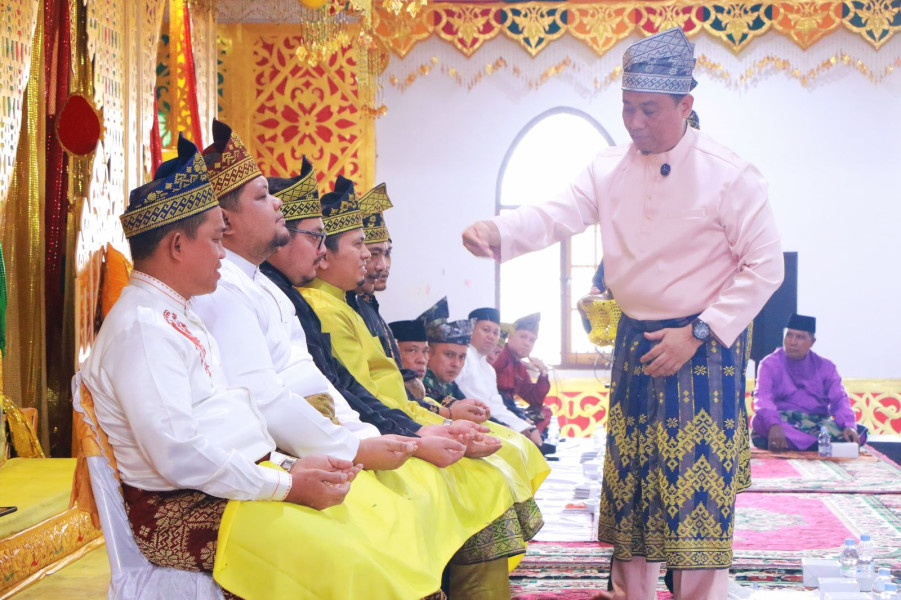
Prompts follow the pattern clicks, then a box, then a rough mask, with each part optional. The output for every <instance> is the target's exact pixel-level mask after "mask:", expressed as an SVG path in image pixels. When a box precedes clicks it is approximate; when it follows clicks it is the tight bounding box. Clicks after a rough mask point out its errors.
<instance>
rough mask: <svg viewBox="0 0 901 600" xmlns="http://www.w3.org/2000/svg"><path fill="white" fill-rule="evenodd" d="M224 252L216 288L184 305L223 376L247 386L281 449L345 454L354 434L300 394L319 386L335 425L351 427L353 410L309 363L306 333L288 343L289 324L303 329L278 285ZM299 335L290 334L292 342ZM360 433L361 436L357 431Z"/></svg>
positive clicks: (354, 445) (352, 448)
mask: <svg viewBox="0 0 901 600" xmlns="http://www.w3.org/2000/svg"><path fill="white" fill-rule="evenodd" d="M226 255H227V256H226V259H225V260H223V261H222V268H221V269H220V273H221V275H222V277H221V279H220V280H219V285H218V287H217V288H216V291H215V292H213V293H212V294H208V295H205V296H198V297H196V298H194V299H193V300H192V305H193V306H194V308H195V310H196V311H197V313H198V314H199V315H200V317H201V318H202V319H203V322H204V323H205V324H206V325H207V327H208V328H209V329H210V331H211V332H212V333H213V335H214V336H215V337H216V341H217V342H218V344H219V347H220V351H221V353H222V361H223V365H224V367H225V374H226V377H227V378H228V380H229V382H230V383H231V384H232V385H239V386H244V387H247V388H248V389H250V390H251V391H252V392H253V395H254V399H255V400H256V401H257V403H258V404H259V407H260V411H261V412H262V413H263V415H264V416H265V417H266V422H267V424H268V426H269V432H270V433H271V434H272V437H273V438H275V441H276V443H277V444H278V447H279V448H281V449H282V450H285V451H287V452H290V453H292V454H295V455H296V456H307V455H310V454H328V455H330V456H335V457H337V458H343V459H345V460H352V459H353V458H354V457H355V456H356V454H357V449H358V447H359V443H360V442H359V440H360V437H358V436H357V435H354V432H353V431H352V430H351V428H350V427H349V426H339V425H335V424H334V423H332V422H331V421H330V420H329V419H328V418H326V417H325V416H323V415H322V414H321V413H320V412H319V411H318V410H316V409H315V408H314V407H313V406H311V405H310V403H309V402H307V401H306V397H307V396H312V395H315V394H321V393H326V392H327V393H329V394H330V395H331V396H332V398H333V399H334V400H335V409H336V416H337V417H338V419H339V421H340V422H341V423H342V424H345V423H347V424H348V425H351V423H352V422H353V418H352V415H351V414H350V413H353V414H354V415H355V414H356V413H355V412H353V410H352V409H351V408H350V407H349V406H346V404H347V403H346V401H345V400H344V399H343V397H341V395H340V394H338V392H337V391H336V390H335V389H334V387H332V386H331V384H330V383H329V381H328V379H326V378H325V376H324V375H323V374H322V372H320V371H319V369H317V368H316V365H315V363H314V362H313V359H312V357H311V356H310V354H309V351H307V348H306V338H305V337H303V338H302V339H303V342H302V343H293V342H292V332H293V327H294V326H296V327H297V328H298V329H300V336H303V329H302V328H301V326H300V323H299V321H298V320H297V317H296V316H295V313H294V307H293V305H291V303H290V300H288V299H287V298H284V302H285V304H286V305H287V307H289V308H290V311H288V310H286V309H285V308H284V307H283V306H282V305H281V304H280V303H279V302H278V301H277V298H278V297H279V296H281V297H284V294H283V293H282V291H281V290H279V289H278V288H277V287H276V286H275V285H274V284H272V282H271V281H269V278H268V277H266V276H265V275H264V274H263V273H261V272H260V270H259V268H258V267H257V266H256V265H254V264H252V263H250V262H249V261H247V260H246V259H244V258H242V257H241V256H238V255H237V254H235V253H233V252H231V251H226ZM299 339H301V338H298V337H297V335H296V334H294V340H295V341H297V340H299ZM348 411H350V412H348ZM358 420H359V417H358V416H357V421H358ZM361 425H362V424H361ZM373 430H374V431H375V432H376V434H377V430H375V429H374V428H373ZM360 431H361V432H362V434H363V435H362V437H366V436H367V434H366V430H365V429H360ZM369 433H370V434H371V433H372V432H369Z"/></svg>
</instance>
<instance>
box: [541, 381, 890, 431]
mask: <svg viewBox="0 0 901 600" xmlns="http://www.w3.org/2000/svg"><path fill="white" fill-rule="evenodd" d="M842 383H843V385H844V386H845V391H846V392H847V393H848V396H849V398H850V399H851V408H852V409H853V410H854V412H855V414H856V415H857V422H858V423H861V424H863V425H866V426H867V427H868V428H869V430H870V433H873V434H877V435H896V436H899V437H901V380H898V379H845V380H844V381H843V382H842ZM753 390H754V380H753V379H748V381H747V386H746V389H745V406H746V408H747V413H748V416H749V417H750V416H751V415H753V414H754V407H753V398H752V397H751V392H752V391H753ZM609 394H610V390H608V389H607V387H606V382H605V381H601V380H597V379H570V380H563V381H559V382H554V383H552V385H551V389H550V391H549V392H548V398H547V403H548V405H549V406H550V407H551V409H552V410H553V412H554V415H555V416H556V417H557V418H558V419H559V420H560V433H561V434H562V435H565V436H568V437H590V436H591V435H593V434H594V432H595V430H596V429H597V428H598V427H606V426H607V416H608V415H607V413H608V410H609Z"/></svg>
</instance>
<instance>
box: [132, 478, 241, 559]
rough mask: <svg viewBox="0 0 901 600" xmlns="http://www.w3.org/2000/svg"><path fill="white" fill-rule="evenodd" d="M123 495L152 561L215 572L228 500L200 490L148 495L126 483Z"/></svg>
mask: <svg viewBox="0 0 901 600" xmlns="http://www.w3.org/2000/svg"><path fill="white" fill-rule="evenodd" d="M122 493H123V495H124V496H125V506H126V507H127V509H128V520H129V522H130V523H131V528H132V532H133V533H134V536H135V541H136V542H137V543H138V548H139V549H140V550H141V553H142V554H143V555H144V556H146V557H147V559H148V560H149V561H150V562H152V563H153V564H155V565H160V566H163V567H172V568H174V569H183V570H185V571H208V572H212V570H213V560H214V559H215V557H216V538H217V536H218V535H219V523H220V522H221V521H222V514H223V513H224V512H225V505H226V504H228V500H225V499H222V498H214V497H213V496H210V495H208V494H204V493H203V492H198V491H197V490H180V491H175V492H148V491H145V490H140V489H138V488H134V487H131V486H129V485H124V484H123V485H122Z"/></svg>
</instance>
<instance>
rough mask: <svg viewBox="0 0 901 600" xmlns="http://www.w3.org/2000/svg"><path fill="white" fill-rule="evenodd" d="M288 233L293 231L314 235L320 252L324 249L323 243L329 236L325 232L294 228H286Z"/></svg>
mask: <svg viewBox="0 0 901 600" xmlns="http://www.w3.org/2000/svg"><path fill="white" fill-rule="evenodd" d="M285 229H287V230H288V231H293V232H294V233H305V234H307V235H312V236H313V237H314V238H316V240H317V242H318V243H317V244H316V249H317V250H319V249H320V248H322V244H323V242H325V238H326V237H328V234H327V233H325V232H324V231H310V230H309V229H294V228H293V227H286V228H285Z"/></svg>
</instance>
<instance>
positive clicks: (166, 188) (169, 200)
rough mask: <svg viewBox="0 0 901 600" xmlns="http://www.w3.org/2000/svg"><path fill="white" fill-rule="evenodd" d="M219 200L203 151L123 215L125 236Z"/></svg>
mask: <svg viewBox="0 0 901 600" xmlns="http://www.w3.org/2000/svg"><path fill="white" fill-rule="evenodd" d="M217 204H218V200H217V199H216V194H215V193H214V192H213V188H212V186H210V184H209V179H208V177H207V170H206V165H205V164H204V162H203V157H202V156H201V155H200V153H199V152H198V153H196V154H195V155H194V158H193V160H192V161H191V162H190V163H189V164H188V165H186V166H185V168H184V169H183V170H181V171H179V172H178V173H176V174H174V176H173V177H172V178H171V181H170V180H167V181H166V182H165V183H164V184H162V185H161V186H160V187H159V188H157V189H155V190H154V191H152V192H150V193H149V194H148V195H147V201H146V202H145V203H144V204H143V205H142V206H141V207H140V208H138V209H136V210H131V211H127V212H125V214H123V215H122V216H121V217H120V219H121V220H122V229H123V230H124V231H125V237H126V238H130V237H132V236H135V235H138V234H140V233H144V232H146V231H150V230H152V229H159V228H160V227H163V226H165V225H169V224H171V223H175V222H176V221H181V220H182V219H186V218H188V217H190V216H192V215H196V214H198V213H201V212H203V211H205V210H208V209H210V208H213V207H214V206H216V205H217Z"/></svg>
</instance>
